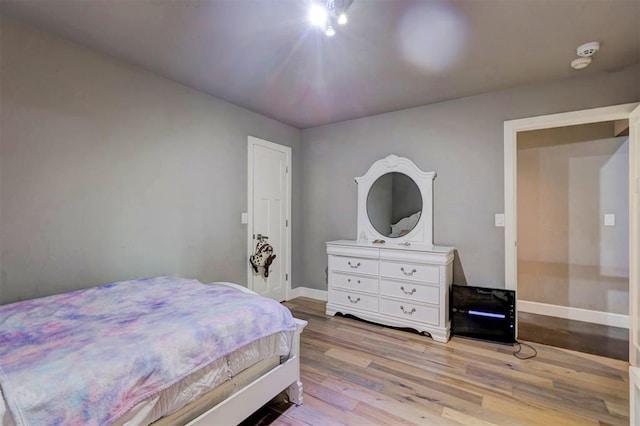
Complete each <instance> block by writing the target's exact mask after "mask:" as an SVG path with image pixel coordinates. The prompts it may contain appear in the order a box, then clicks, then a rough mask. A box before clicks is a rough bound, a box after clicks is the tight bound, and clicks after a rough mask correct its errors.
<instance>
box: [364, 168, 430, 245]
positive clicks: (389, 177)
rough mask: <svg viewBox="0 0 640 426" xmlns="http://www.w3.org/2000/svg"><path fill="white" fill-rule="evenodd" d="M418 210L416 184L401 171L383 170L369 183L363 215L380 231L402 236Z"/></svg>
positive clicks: (410, 226) (392, 236)
mask: <svg viewBox="0 0 640 426" xmlns="http://www.w3.org/2000/svg"><path fill="white" fill-rule="evenodd" d="M421 213H422V195H421V194H420V188H418V185H417V184H416V183H415V182H414V181H413V180H412V179H411V178H410V177H409V176H407V175H405V174H404V173H397V172H392V173H386V174H384V175H382V176H380V177H379V178H378V179H377V180H376V181H375V182H374V183H373V185H372V186H371V189H370V190H369V194H368V195H367V215H368V216H369V221H370V222H371V225H373V227H374V228H375V230H376V231H378V232H379V233H380V234H382V235H384V236H387V237H390V238H398V237H402V236H404V235H406V234H408V233H409V232H411V230H412V229H413V228H414V227H415V226H416V224H417V223H418V220H419V219H420V214H421Z"/></svg>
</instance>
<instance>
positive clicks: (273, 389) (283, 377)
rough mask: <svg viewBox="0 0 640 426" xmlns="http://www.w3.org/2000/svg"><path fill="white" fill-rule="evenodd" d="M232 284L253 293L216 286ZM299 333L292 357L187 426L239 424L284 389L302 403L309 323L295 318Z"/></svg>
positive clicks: (295, 335) (296, 336)
mask: <svg viewBox="0 0 640 426" xmlns="http://www.w3.org/2000/svg"><path fill="white" fill-rule="evenodd" d="M214 284H224V285H229V286H231V287H234V288H238V289H239V290H242V291H244V292H247V293H254V292H253V291H251V290H249V289H247V288H246V287H242V286H239V285H237V284H231V283H222V282H218V283H214ZM295 321H296V331H295V333H294V336H293V342H292V345H291V353H290V355H289V358H288V359H287V360H286V361H285V362H283V363H282V364H280V365H278V366H277V367H275V368H273V369H272V370H269V372H267V373H266V374H265V375H263V376H260V377H258V378H257V379H256V380H254V381H253V382H251V383H249V384H248V385H246V386H245V387H243V388H242V389H240V390H239V391H237V392H235V393H234V394H232V395H231V396H229V397H228V398H227V399H225V400H224V401H222V402H220V403H219V404H218V405H216V406H214V407H213V408H211V409H210V410H208V411H207V412H205V413H203V414H202V415H201V416H199V417H197V418H196V419H194V420H192V421H191V422H189V423H187V426H194V425H198V426H205V425H212V424H216V425H237V424H238V423H240V422H241V421H243V420H244V419H246V418H247V417H249V416H250V415H251V414H253V413H254V412H255V411H256V410H257V409H259V408H260V407H262V406H263V405H264V404H266V403H267V402H269V401H270V400H271V399H273V398H274V397H275V396H276V395H278V394H279V393H280V392H282V391H283V390H285V389H286V390H287V395H288V396H289V401H291V402H293V403H294V404H296V405H301V404H302V382H301V381H300V333H302V330H303V329H304V328H305V327H306V325H307V321H304V320H300V319H297V318H296V319H295Z"/></svg>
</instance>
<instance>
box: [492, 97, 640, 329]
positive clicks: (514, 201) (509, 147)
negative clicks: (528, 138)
mask: <svg viewBox="0 0 640 426" xmlns="http://www.w3.org/2000/svg"><path fill="white" fill-rule="evenodd" d="M637 106H638V104H624V105H615V106H609V107H602V108H594V109H590V110H583V111H573V112H567V113H560V114H551V115H546V116H540V117H531V118H525V119H518V120H511V121H505V123H504V143H505V145H504V160H505V170H504V172H505V175H504V176H505V286H506V288H507V289H509V290H515V291H516V294H517V297H518V299H520V298H521V297H520V289H519V282H518V280H519V276H520V274H519V273H518V272H519V271H518V267H519V262H518V260H519V256H518V252H519V249H520V241H519V240H518V238H519V229H518V228H519V227H518V204H519V202H518V201H519V197H518V155H517V154H518V139H519V138H518V136H519V135H521V134H524V132H528V131H538V130H544V129H558V128H563V127H570V126H580V125H587V124H590V123H603V122H617V121H620V120H631V118H633V120H631V121H633V123H635V121H634V120H636V119H635V118H634V117H635V114H636V111H637V110H636V108H637ZM634 110H636V111H634ZM630 127H631V129H630V137H629V145H628V149H629V154H628V155H629V161H628V164H629V169H628V174H629V178H628V181H629V182H631V183H632V185H628V186H627V195H628V200H630V201H629V204H630V209H629V213H628V226H629V239H630V240H631V241H630V244H629V245H628V247H629V249H628V250H629V251H628V257H629V274H628V276H629V278H628V291H629V293H630V294H629V296H627V297H628V298H629V300H630V301H633V300H635V297H636V296H635V294H636V291H635V289H636V288H637V269H638V259H637V252H638V248H637V243H638V239H637V237H636V236H635V233H636V232H637V221H636V219H635V218H636V216H637V212H638V206H637V196H636V192H635V191H636V187H637V186H638V181H639V179H638V169H639V168H640V163H638V161H637V156H638V154H637V150H638V140H637V138H636V137H635V136H634V135H635V134H636V133H637V129H636V127H637V126H635V124H632V125H631V126H630ZM578 163H580V161H578ZM583 166H584V165H583ZM579 168H580V167H578V169H579ZM574 171H575V173H574V174H575V176H574V180H575V178H576V177H577V176H578V175H579V172H578V171H577V170H574ZM631 200H633V201H631ZM542 219H543V220H544V219H546V218H542ZM598 221H599V222H600V221H604V215H603V217H598ZM567 244H568V243H567ZM573 244H574V246H575V245H576V244H577V243H576V242H574V243H573ZM576 253H577V252H576ZM527 266H536V265H535V264H533V265H531V264H530V265H527ZM537 266H540V265H537ZM546 266H550V267H551V266H553V265H546ZM598 268H599V267H598ZM565 269H566V268H565ZM560 275H562V274H560ZM554 302H556V303H557V301H556V299H554ZM546 305H547V306H546V307H548V306H554V305H553V304H551V303H547V304H546ZM555 306H558V305H555ZM529 307H530V306H529ZM516 309H517V310H518V311H520V310H521V306H520V300H518V303H517V306H516ZM525 309H527V306H526V304H525ZM577 309H579V308H576V309H572V310H568V309H555V311H554V312H553V314H554V315H556V316H564V317H565V318H561V319H562V320H565V321H576V320H575V319H573V317H572V315H574V316H575V314H576V312H581V311H579V310H577ZM587 311H588V314H587V315H585V316H583V317H581V318H579V319H588V320H590V321H592V322H589V323H587V324H588V325H589V326H590V328H592V327H595V326H596V325H594V323H593V321H594V320H595V319H597V318H594V317H597V315H594V314H593V312H595V311H592V310H587ZM629 311H630V314H629V317H631V318H635V317H636V314H635V311H636V309H635V308H634V304H633V303H631V304H630V308H629ZM546 313H549V312H546ZM549 318H553V317H551V316H549ZM605 318H606V320H605V321H604V322H605V324H600V325H602V326H609V322H607V321H611V318H614V319H615V318H617V319H618V320H619V319H622V320H623V321H622V322H623V323H624V322H626V323H628V324H629V325H630V326H631V327H635V325H634V323H633V321H629V320H628V319H626V321H625V316H624V315H622V314H620V316H619V317H616V316H615V315H613V316H612V315H605ZM518 323H519V321H518ZM614 325H620V324H619V323H615V321H614ZM624 325H626V324H624ZM598 326H599V325H598ZM554 327H555V326H554ZM566 333H573V330H570V329H569V330H567V331H566ZM623 333H624V332H623ZM632 335H633V333H632Z"/></svg>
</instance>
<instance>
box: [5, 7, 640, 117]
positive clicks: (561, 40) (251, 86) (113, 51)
mask: <svg viewBox="0 0 640 426" xmlns="http://www.w3.org/2000/svg"><path fill="white" fill-rule="evenodd" d="M309 1H310V0H1V2H2V3H1V6H2V10H1V12H2V14H3V15H4V14H7V15H10V16H13V17H16V18H18V19H20V20H24V21H27V22H30V23H32V24H34V25H36V26H38V27H40V28H42V29H44V30H46V31H49V32H52V33H55V34H58V35H61V36H62V37H65V38H67V39H70V40H72V41H75V42H77V43H81V44H83V45H86V46H89V47H90V48H92V49H95V50H97V51H100V52H104V53H106V54H108V55H112V56H115V57H118V58H121V59H123V60H125V61H127V62H130V63H133V64H136V65H138V66H141V67H142V68H145V69H147V70H150V71H152V72H155V73H157V74H160V75H162V76H165V77H167V78H169V79H172V80H175V81H177V82H180V83H183V84H185V85H187V86H190V87H193V88H195V89H198V90H201V91H204V92H207V93H210V94H212V95H214V96H216V97H219V98H222V99H224V100H227V101H229V102H232V103H234V104H236V105H239V106H242V107H244V108H247V109H249V110H252V111H256V112H258V113H261V114H263V115H266V116H268V117H272V118H274V119H277V120H279V121H282V122H284V123H287V124H290V125H292V126H295V127H298V128H307V127H313V126H317V125H322V124H326V123H331V122H336V121H342V120H347V119H351V118H357V117H363V116H367V115H372V114H377V113H383V112H388V111H393V110H398V109H403V108H408V107H412V106H417V105H424V104H429V103H434V102H439V101H444V100H448V99H453V98H459V97H464V96H470V95H475V94H479V93H484V92H489V91H494V90H500V89H505V88H509V87H514V86H519V85H524V84H530V83H536V82H541V81H545V80H550V79H558V78H569V77H575V76H579V75H585V74H591V73H596V72H602V71H609V70H616V69H620V68H623V67H625V66H629V65H632V64H636V63H638V62H640V0H451V1H432V0H355V1H354V3H353V5H352V6H351V8H350V9H349V18H350V21H349V24H348V25H347V26H346V27H344V28H343V27H341V28H337V34H336V35H335V37H333V38H331V39H328V38H326V37H325V36H324V35H323V34H322V33H320V32H319V31H317V30H316V29H315V28H310V26H309V24H308V22H307V19H306V14H307V6H308V3H309ZM588 41H599V42H600V43H601V45H602V47H601V50H600V52H598V53H597V54H596V55H595V56H594V61H593V63H592V65H591V66H590V67H588V68H587V69H585V70H582V71H575V70H573V69H572V68H571V67H570V66H569V63H570V61H571V60H572V59H574V58H575V57H576V53H575V49H576V47H577V46H578V45H579V44H582V43H585V42H588Z"/></svg>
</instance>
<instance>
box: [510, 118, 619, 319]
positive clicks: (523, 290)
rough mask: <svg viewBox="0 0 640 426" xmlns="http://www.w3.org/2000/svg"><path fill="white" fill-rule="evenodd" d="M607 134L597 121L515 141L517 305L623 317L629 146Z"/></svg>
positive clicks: (608, 125) (610, 125) (607, 127)
mask: <svg viewBox="0 0 640 426" xmlns="http://www.w3.org/2000/svg"><path fill="white" fill-rule="evenodd" d="M613 134H614V131H613V123H612V122H608V123H606V122H605V123H598V124H590V125H583V126H570V127H562V128H557V129H549V130H539V131H533V132H523V133H521V134H519V135H518V291H519V293H520V295H519V297H518V299H522V300H528V301H533V302H540V303H548V304H552V305H561V306H569V307H574V308H582V309H590V310H595V311H601V312H611V313H615V314H624V315H626V314H627V313H628V307H629V197H628V194H629V143H628V137H619V138H613V137H612V136H613ZM606 213H613V214H615V215H616V225H615V226H613V227H609V226H604V217H603V216H604V214H606Z"/></svg>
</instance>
